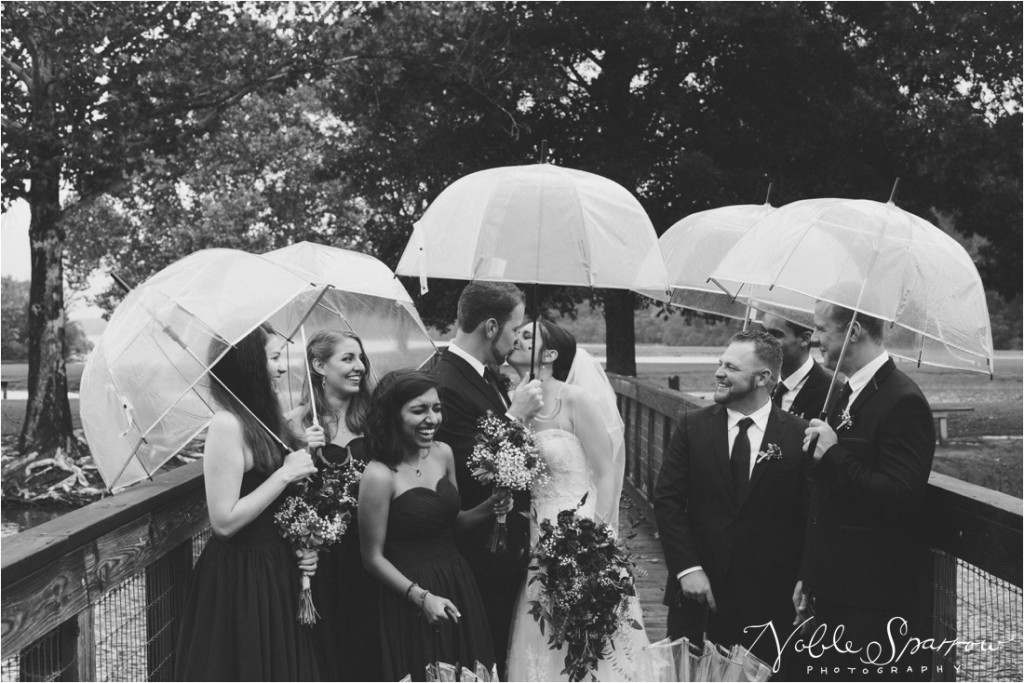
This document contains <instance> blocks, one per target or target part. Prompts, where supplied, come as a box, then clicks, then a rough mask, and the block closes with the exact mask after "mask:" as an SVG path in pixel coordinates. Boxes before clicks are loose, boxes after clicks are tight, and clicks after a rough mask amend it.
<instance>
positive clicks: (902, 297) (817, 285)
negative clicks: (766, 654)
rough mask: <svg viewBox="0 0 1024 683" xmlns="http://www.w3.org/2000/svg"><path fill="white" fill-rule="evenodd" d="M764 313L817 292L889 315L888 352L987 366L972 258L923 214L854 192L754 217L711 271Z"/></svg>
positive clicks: (807, 312) (986, 331)
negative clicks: (850, 195) (850, 196)
mask: <svg viewBox="0 0 1024 683" xmlns="http://www.w3.org/2000/svg"><path fill="white" fill-rule="evenodd" d="M711 277H712V279H713V280H714V281H715V282H716V283H717V284H718V285H719V286H720V287H721V288H722V289H723V291H725V292H727V293H728V294H730V295H732V296H734V297H737V298H738V299H740V300H749V301H752V302H755V303H754V305H755V306H756V307H757V308H759V309H761V310H764V311H767V312H775V311H782V312H785V313H789V314H790V315H791V317H792V313H793V312H796V313H798V314H800V315H801V316H802V319H803V320H806V321H809V320H810V319H811V318H812V317H813V312H814V305H815V303H816V301H818V300H824V301H828V302H830V303H832V304H836V305H839V306H842V307H845V308H847V309H850V310H853V311H856V312H857V313H861V314H867V315H870V316H872V317H875V318H879V319H881V320H883V321H887V322H888V323H889V325H888V326H887V327H888V329H887V332H886V339H885V346H886V350H887V351H888V352H889V353H890V355H892V356H894V357H896V358H901V359H905V360H909V361H912V362H914V363H917V364H921V363H924V364H927V365H933V366H937V367H944V368H952V369H958V370H972V371H978V372H984V373H987V374H990V375H991V374H992V369H993V362H992V359H993V352H992V332H991V326H990V323H989V315H988V305H987V303H986V300H985V289H984V287H983V285H982V283H981V277H980V276H979V275H978V269H977V268H976V267H975V265H974V262H973V261H972V260H971V257H970V256H969V255H968V254H967V252H966V250H964V248H963V247H962V246H960V245H959V244H958V243H957V242H956V241H955V240H954V239H953V238H952V237H950V236H949V235H947V234H946V233H944V232H942V230H940V229H938V228H937V227H935V226H934V225H932V224H931V223H929V222H928V221H926V220H924V219H922V218H919V217H917V216H915V215H913V214H911V213H908V212H906V211H903V210H902V209H900V208H898V207H897V206H896V205H895V204H894V203H893V202H892V201H889V202H888V203H886V204H882V203H880V202H875V201H869V200H859V199H808V200H804V201H800V202H794V203H792V204H788V205H786V206H783V207H781V208H779V209H777V210H776V211H774V212H773V213H771V214H770V215H768V216H766V217H765V218H763V219H762V220H760V221H758V222H757V223H756V224H755V225H754V227H753V228H751V229H750V231H749V232H747V234H746V235H744V236H743V237H742V238H741V239H740V240H739V241H738V242H737V243H736V245H735V246H734V247H733V249H732V250H730V251H729V253H728V254H727V255H726V256H725V257H724V258H723V259H722V261H721V262H720V263H719V264H718V266H717V267H715V268H714V271H713V273H712V274H711Z"/></svg>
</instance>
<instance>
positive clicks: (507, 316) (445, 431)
mask: <svg viewBox="0 0 1024 683" xmlns="http://www.w3.org/2000/svg"><path fill="white" fill-rule="evenodd" d="M524 312H525V304H524V302H523V293H522V292H521V291H520V290H519V288H517V287H516V286H515V285H511V284H506V283H500V282H471V283H469V284H468V285H466V287H465V289H463V290H462V294H461V296H460V297H459V308H458V318H457V321H456V327H457V330H456V333H455V339H454V340H452V342H451V343H450V344H449V345H448V348H447V349H445V350H444V351H443V352H441V354H440V356H439V357H438V358H437V360H436V362H435V363H434V365H433V367H431V369H430V372H431V373H432V374H434V375H435V376H436V377H437V379H438V382H439V384H440V387H439V392H438V393H439V396H440V398H441V406H442V411H443V417H444V420H443V421H442V423H441V427H440V428H439V429H438V431H437V437H436V438H437V440H438V441H441V442H444V443H446V444H448V445H449V446H450V447H451V449H452V453H453V455H454V456H455V477H456V480H457V482H458V485H459V495H460V496H461V497H462V508H463V509H464V510H468V509H470V508H472V507H475V506H477V505H479V504H480V503H481V502H483V501H484V500H486V499H487V498H488V497H490V495H491V487H490V485H485V484H481V483H479V482H478V481H477V480H476V479H474V478H473V477H472V475H471V474H470V470H469V468H468V467H467V466H466V460H467V459H468V458H469V456H470V455H471V454H472V452H473V445H474V444H475V442H476V435H477V433H478V431H479V430H478V429H477V421H478V420H479V419H480V418H481V417H482V416H483V415H485V414H486V413H487V411H491V412H493V413H494V414H495V415H496V416H498V417H506V418H507V419H519V420H524V421H525V420H529V419H530V418H532V417H533V416H534V415H535V414H536V413H537V412H538V411H539V410H540V409H541V407H542V399H541V389H540V382H539V381H538V380H533V381H530V382H523V383H521V384H520V385H519V386H518V387H517V388H516V390H515V393H514V395H513V396H512V397H511V398H510V397H509V396H508V394H507V392H506V391H505V389H504V387H503V386H502V383H501V380H500V377H499V375H498V372H497V370H496V368H498V367H499V366H500V365H501V364H502V363H504V362H505V357H506V356H508V354H509V352H510V351H511V350H512V345H513V344H514V343H515V339H516V330H517V329H518V328H519V327H520V326H521V325H522V324H523V314H524ZM528 510H529V503H528V498H527V497H523V496H517V500H516V508H515V512H513V513H511V514H509V515H508V517H507V518H506V523H507V529H508V551H507V552H506V553H504V554H501V555H497V554H494V553H491V552H490V551H489V550H487V548H486V546H487V540H488V538H489V536H490V533H491V526H490V524H481V525H479V526H478V527H476V528H475V529H472V530H470V531H469V532H467V533H465V534H464V535H463V536H462V537H461V538H459V551H460V552H461V553H462V555H463V556H464V557H465V558H466V561H467V562H468V563H469V565H470V568H471V569H472V570H473V575H474V577H475V578H476V582H477V585H478V586H479V588H480V594H481V597H482V598H483V602H484V609H485V610H486V612H487V618H488V621H489V622H490V629H491V637H492V639H493V641H494V652H495V655H496V657H497V660H498V667H499V670H501V671H502V672H503V671H504V670H505V657H506V655H507V652H506V650H507V649H508V638H509V630H510V628H511V626H512V613H513V610H514V608H515V599H516V593H517V591H518V590H519V588H520V586H521V585H522V583H523V579H524V577H525V576H526V566H527V562H528V559H529V558H528V551H529V547H528V546H529V533H530V529H529V521H528V519H527V518H526V517H525V516H524V515H521V514H518V512H520V511H528Z"/></svg>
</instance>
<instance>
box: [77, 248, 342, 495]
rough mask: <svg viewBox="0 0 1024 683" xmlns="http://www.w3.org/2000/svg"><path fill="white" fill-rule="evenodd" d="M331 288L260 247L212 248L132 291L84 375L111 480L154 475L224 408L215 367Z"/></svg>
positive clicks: (86, 411) (86, 408) (96, 443)
mask: <svg viewBox="0 0 1024 683" xmlns="http://www.w3.org/2000/svg"><path fill="white" fill-rule="evenodd" d="M323 289H324V288H318V287H316V286H314V285H312V284H311V283H310V282H309V280H307V279H304V278H302V277H299V276H298V275H296V274H295V273H293V272H291V271H289V270H287V269H285V268H283V267H282V266H280V265H278V264H276V263H273V262H271V261H269V260H267V259H263V258H260V257H259V256H255V255H252V254H247V253H245V252H240V251H235V250H230V249H210V250H206V251H200V252H196V253H194V254H192V255H190V256H187V257H185V258H183V259H181V260H179V261H177V262H175V263H173V264H171V265H170V266H168V267H167V268H165V269H163V270H162V271H160V272H159V273H157V274H156V275H154V276H153V277H151V278H150V279H148V280H147V281H146V282H144V283H142V284H141V285H139V286H138V287H136V288H135V289H133V290H132V291H130V292H129V293H128V295H127V296H126V297H125V299H124V301H122V302H121V304H120V305H119V306H118V307H117V309H116V310H115V311H114V314H113V316H112V317H111V319H110V323H109V324H108V325H107V327H106V329H105V330H104V332H103V336H102V337H101V338H100V341H99V343H98V344H97V346H96V348H95V349H94V350H93V352H92V354H91V355H90V357H89V360H88V362H87V363H86V366H85V369H84V370H83V374H82V388H81V394H80V398H81V400H80V405H81V414H82V426H83V427H84V429H85V436H86V439H87V441H88V443H89V448H90V450H91V452H92V456H93V460H94V462H95V464H96V467H97V469H98V470H99V472H100V475H101V476H102V477H103V481H104V482H105V483H106V485H107V487H108V488H109V489H111V490H113V489H116V488H121V487H124V486H127V485H129V484H131V483H134V482H136V481H139V480H141V479H145V478H147V477H150V476H152V474H153V473H154V472H156V471H157V470H158V469H159V468H160V467H161V466H162V465H163V464H164V463H165V462H167V460H169V459H170V458H172V457H173V456H174V455H175V454H176V453H177V452H178V451H179V450H181V448H182V447H183V446H185V445H186V444H187V443H188V442H189V441H191V440H192V439H193V438H195V437H196V436H197V435H198V434H199V433H200V432H202V431H203V430H204V429H205V428H206V426H207V425H208V424H209V421H210V418H211V417H212V416H213V413H214V410H215V409H216V408H215V405H214V403H213V400H212V398H211V396H210V382H211V381H213V379H212V377H211V375H210V374H209V369H210V367H211V366H213V365H214V364H215V363H216V362H217V361H218V360H219V359H220V358H221V357H222V356H223V355H224V353H226V352H227V350H228V349H229V348H230V347H231V345H233V344H235V343H237V342H238V341H240V340H241V339H242V338H244V337H245V336H246V335H248V334H249V333H250V332H252V331H253V330H254V329H255V328H256V327H257V326H259V325H260V324H261V323H263V322H265V321H267V320H270V319H271V318H273V317H274V316H277V315H286V316H287V318H288V319H298V318H301V316H302V314H301V313H300V312H301V311H309V310H310V309H311V308H312V307H313V306H314V305H315V304H316V301H317V299H318V297H319V296H320V295H321V294H322V292H323ZM278 332H280V333H282V335H284V336H287V335H288V334H290V333H291V332H292V330H284V329H281V330H278Z"/></svg>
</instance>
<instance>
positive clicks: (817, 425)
mask: <svg viewBox="0 0 1024 683" xmlns="http://www.w3.org/2000/svg"><path fill="white" fill-rule="evenodd" d="M815 436H817V442H816V443H815V444H814V452H813V453H811V455H812V456H814V462H818V461H819V460H821V456H823V455H825V451H827V450H828V449H830V448H832V447H833V446H835V445H836V444H837V443H839V437H837V436H836V433H835V432H834V431H832V428H831V427H829V426H828V423H827V422H825V421H824V420H811V424H810V425H809V426H808V427H807V429H806V430H805V431H804V452H805V453H806V452H807V449H808V448H809V447H810V444H811V442H812V441H813V439H814V437H815Z"/></svg>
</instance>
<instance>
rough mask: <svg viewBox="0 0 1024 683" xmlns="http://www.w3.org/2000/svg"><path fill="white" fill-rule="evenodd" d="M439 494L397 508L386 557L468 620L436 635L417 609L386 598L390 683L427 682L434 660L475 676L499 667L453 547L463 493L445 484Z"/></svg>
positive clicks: (390, 595) (404, 499)
mask: <svg viewBox="0 0 1024 683" xmlns="http://www.w3.org/2000/svg"><path fill="white" fill-rule="evenodd" d="M436 487H437V488H436V490H434V489H430V488H424V487H417V488H413V489H409V490H408V491H405V492H403V493H402V494H401V495H398V496H396V497H395V498H393V499H392V500H391V507H390V511H389V513H388V528H387V540H386V541H385V543H384V557H386V558H387V559H388V560H389V561H390V562H391V563H392V564H393V565H395V567H396V568H397V569H398V570H399V571H400V572H402V573H403V574H404V575H405V576H406V578H408V579H409V580H410V581H415V582H416V583H418V584H419V585H420V586H421V587H423V588H425V589H426V590H428V591H430V592H431V593H433V594H434V595H438V596H441V597H443V598H448V599H449V600H451V601H452V603H454V604H455V606H456V607H457V608H458V610H459V612H460V613H461V614H462V617H461V618H460V619H459V627H458V628H455V627H454V626H453V625H452V624H451V622H445V623H444V624H442V626H441V627H440V628H439V629H432V628H430V626H428V624H427V621H426V619H424V618H423V617H422V616H421V615H420V610H419V608H418V607H417V606H416V605H414V604H413V603H412V602H411V601H409V600H406V599H405V597H404V596H403V595H399V594H397V593H394V592H393V591H382V594H381V601H380V615H381V624H380V634H381V644H382V645H383V648H384V672H383V673H384V679H385V680H389V681H397V680H399V679H400V678H402V677H403V676H405V675H407V674H411V675H412V680H414V681H422V680H425V679H426V666H427V664H429V663H430V662H433V661H435V660H439V661H441V662H448V663H449V664H453V663H455V662H456V661H458V662H461V663H462V664H463V665H466V666H468V667H469V668H470V669H472V668H473V664H474V662H476V661H479V662H481V663H482V664H484V665H485V666H486V667H487V668H488V669H490V668H491V666H493V665H494V648H493V646H492V644H491V632H490V628H489V627H488V625H487V616H486V614H485V613H484V608H483V603H482V602H481V600H480V591H479V590H478V589H477V585H476V581H475V580H474V579H473V573H472V572H471V571H470V569H469V565H468V564H466V561H465V560H464V559H463V557H462V556H461V555H460V554H459V552H458V550H457V548H456V547H455V517H456V516H457V515H458V513H459V492H458V489H456V488H455V486H454V485H453V484H452V483H451V482H450V481H449V480H448V478H447V477H442V478H441V479H440V480H439V481H438V482H437V485H436ZM503 646H504V644H503Z"/></svg>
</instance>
